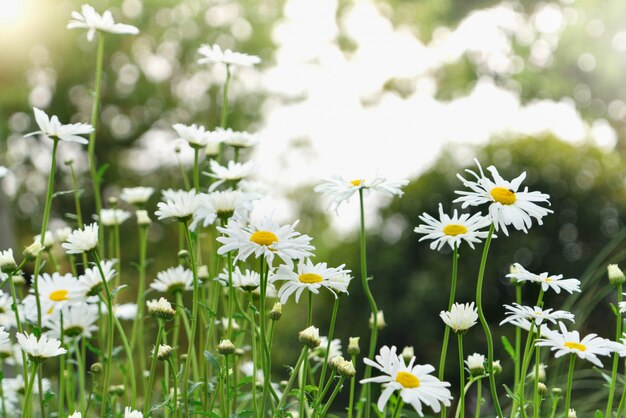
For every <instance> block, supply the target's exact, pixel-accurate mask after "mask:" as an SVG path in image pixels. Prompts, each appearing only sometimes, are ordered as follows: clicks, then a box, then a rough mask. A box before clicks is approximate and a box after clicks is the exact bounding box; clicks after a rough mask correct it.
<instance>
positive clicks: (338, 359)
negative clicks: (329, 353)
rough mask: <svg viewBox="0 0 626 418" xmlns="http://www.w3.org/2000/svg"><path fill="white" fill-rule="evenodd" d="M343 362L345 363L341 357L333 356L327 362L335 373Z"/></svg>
mask: <svg viewBox="0 0 626 418" xmlns="http://www.w3.org/2000/svg"><path fill="white" fill-rule="evenodd" d="M344 361H346V359H344V358H343V357H342V356H335V357H333V358H331V359H330V360H329V361H328V365H329V366H330V368H331V369H333V370H335V371H337V370H338V369H339V366H340V365H341V363H343V362H344Z"/></svg>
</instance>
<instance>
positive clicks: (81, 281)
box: [72, 260, 117, 298]
mask: <svg viewBox="0 0 626 418" xmlns="http://www.w3.org/2000/svg"><path fill="white" fill-rule="evenodd" d="M116 263H117V261H116V260H102V261H101V262H100V267H101V268H102V272H103V273H104V277H105V279H106V281H107V282H110V281H111V280H113V278H114V277H115V275H116V274H117V271H116V270H115V264H116ZM102 285H103V282H102V275H101V274H100V270H99V269H98V266H93V267H91V268H88V269H86V270H85V272H84V273H83V274H82V275H80V276H79V277H78V282H77V283H76V285H75V286H74V289H73V290H72V296H74V297H82V298H87V297H90V296H98V294H99V293H100V291H101V290H102Z"/></svg>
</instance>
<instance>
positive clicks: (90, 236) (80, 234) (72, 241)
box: [61, 222, 98, 254]
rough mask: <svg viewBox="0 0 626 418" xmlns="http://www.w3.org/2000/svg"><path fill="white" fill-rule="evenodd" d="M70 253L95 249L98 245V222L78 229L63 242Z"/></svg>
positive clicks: (66, 250)
mask: <svg viewBox="0 0 626 418" xmlns="http://www.w3.org/2000/svg"><path fill="white" fill-rule="evenodd" d="M61 246H62V247H63V248H65V252H66V253H68V254H82V253H86V252H89V251H91V250H94V249H95V248H96V247H97V246H98V224H97V223H95V222H94V223H92V224H91V225H86V226H85V227H84V228H83V229H76V230H74V231H72V234H71V235H70V236H69V237H68V238H67V241H66V242H64V243H63V244H61Z"/></svg>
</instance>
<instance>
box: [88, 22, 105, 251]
mask: <svg viewBox="0 0 626 418" xmlns="http://www.w3.org/2000/svg"><path fill="white" fill-rule="evenodd" d="M103 62H104V34H103V33H102V32H101V31H98V51H97V56H96V80H95V91H94V95H93V102H92V105H91V126H92V127H93V132H91V134H89V145H88V147H87V155H88V158H89V172H90V173H91V182H92V184H93V195H94V201H95V204H96V214H97V215H98V216H100V212H101V210H102V196H101V193H100V179H98V170H97V166H96V131H97V130H98V116H99V114H100V91H101V82H102V69H103ZM102 238H103V230H102V228H100V232H99V237H98V241H99V243H100V246H101V247H102Z"/></svg>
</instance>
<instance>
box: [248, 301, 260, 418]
mask: <svg viewBox="0 0 626 418" xmlns="http://www.w3.org/2000/svg"><path fill="white" fill-rule="evenodd" d="M248 299H249V301H248V310H249V311H250V314H249V316H248V318H249V320H250V331H251V332H252V404H253V406H254V408H253V409H254V412H255V416H258V412H257V401H256V371H257V365H258V363H257V361H258V360H257V346H256V345H257V344H256V321H255V320H254V301H253V299H252V292H248Z"/></svg>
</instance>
